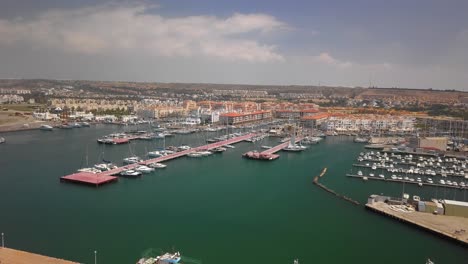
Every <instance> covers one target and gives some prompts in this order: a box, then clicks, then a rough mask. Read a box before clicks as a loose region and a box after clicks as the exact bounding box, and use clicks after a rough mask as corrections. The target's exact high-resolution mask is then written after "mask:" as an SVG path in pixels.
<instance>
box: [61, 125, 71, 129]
mask: <svg viewBox="0 0 468 264" xmlns="http://www.w3.org/2000/svg"><path fill="white" fill-rule="evenodd" d="M59 128H62V129H72V128H73V126H72V125H69V124H62V125H60V126H59Z"/></svg>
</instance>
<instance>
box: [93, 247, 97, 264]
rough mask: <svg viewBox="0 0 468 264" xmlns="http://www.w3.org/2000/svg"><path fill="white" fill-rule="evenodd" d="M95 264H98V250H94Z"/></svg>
mask: <svg viewBox="0 0 468 264" xmlns="http://www.w3.org/2000/svg"><path fill="white" fill-rule="evenodd" d="M94 264H97V250H94Z"/></svg>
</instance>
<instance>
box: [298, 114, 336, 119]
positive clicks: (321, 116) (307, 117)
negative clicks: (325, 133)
mask: <svg viewBox="0 0 468 264" xmlns="http://www.w3.org/2000/svg"><path fill="white" fill-rule="evenodd" d="M329 116H330V115H329V114H328V113H322V114H317V115H313V116H304V117H303V118H302V120H317V119H322V118H327V117H329Z"/></svg>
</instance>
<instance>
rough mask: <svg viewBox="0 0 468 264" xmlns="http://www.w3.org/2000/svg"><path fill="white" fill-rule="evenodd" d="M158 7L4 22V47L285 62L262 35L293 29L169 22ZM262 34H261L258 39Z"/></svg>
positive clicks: (267, 21)
mask: <svg viewBox="0 0 468 264" xmlns="http://www.w3.org/2000/svg"><path fill="white" fill-rule="evenodd" d="M151 7H152V6H149V5H145V4H137V5H124V6H117V5H110V4H106V5H100V6H96V7H85V8H79V9H55V10H49V11H47V12H44V13H42V14H40V15H39V16H37V17H35V18H33V19H28V20H25V19H13V20H1V19H0V36H2V38H0V45H2V44H3V45H14V44H15V43H17V42H25V43H28V44H29V45H31V46H33V47H48V48H55V49H60V50H63V51H65V52H69V53H78V54H91V55H92V54H107V53H111V54H112V53H121V52H128V53H132V52H135V53H139V54H141V53H144V54H149V55H157V56H183V57H187V56H211V57H217V58H222V59H227V60H239V61H249V62H267V61H280V60H283V57H282V55H281V54H279V53H278V52H277V49H276V47H275V46H274V45H268V44H262V43H260V39H259V38H260V37H259V36H260V35H261V34H263V33H271V32H277V31H280V30H281V29H282V28H286V27H287V25H286V24H285V23H283V22H281V21H279V20H278V19H276V18H275V17H273V16H269V15H265V14H239V13H236V14H233V15H232V16H231V17H228V18H220V17H215V16H187V17H177V18H166V17H163V16H160V15H157V14H153V13H149V12H148V10H149V8H151ZM258 33H261V34H258Z"/></svg>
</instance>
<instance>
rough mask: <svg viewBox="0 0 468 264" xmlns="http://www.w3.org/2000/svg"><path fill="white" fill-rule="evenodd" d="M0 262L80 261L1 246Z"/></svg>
mask: <svg viewBox="0 0 468 264" xmlns="http://www.w3.org/2000/svg"><path fill="white" fill-rule="evenodd" d="M0 263H5V264H24V263H35V264H78V262H72V261H68V260H63V259H58V258H52V257H47V256H42V255H39V254H34V253H30V252H26V251H21V250H16V249H11V248H6V247H0Z"/></svg>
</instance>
